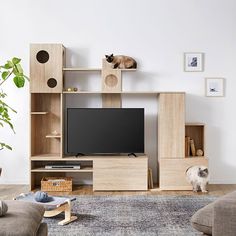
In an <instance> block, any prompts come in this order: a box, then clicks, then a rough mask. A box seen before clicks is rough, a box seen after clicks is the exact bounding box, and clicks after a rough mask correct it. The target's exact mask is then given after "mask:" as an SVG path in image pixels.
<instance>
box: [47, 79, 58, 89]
mask: <svg viewBox="0 0 236 236" xmlns="http://www.w3.org/2000/svg"><path fill="white" fill-rule="evenodd" d="M47 85H48V87H50V88H55V87H56V86H57V81H56V79H54V78H50V79H48V81H47Z"/></svg>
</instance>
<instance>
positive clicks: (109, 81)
mask: <svg viewBox="0 0 236 236" xmlns="http://www.w3.org/2000/svg"><path fill="white" fill-rule="evenodd" d="M117 83H118V79H117V77H116V76H115V75H112V74H110V75H107V76H106V78H105V84H106V85H107V86H108V87H111V88H112V87H115V86H116V85H117Z"/></svg>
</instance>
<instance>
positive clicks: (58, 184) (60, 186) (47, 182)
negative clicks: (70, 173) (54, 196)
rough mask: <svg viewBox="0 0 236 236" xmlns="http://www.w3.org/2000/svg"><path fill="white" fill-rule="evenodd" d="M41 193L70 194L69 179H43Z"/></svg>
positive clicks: (70, 184)
mask: <svg viewBox="0 0 236 236" xmlns="http://www.w3.org/2000/svg"><path fill="white" fill-rule="evenodd" d="M41 191H45V192H50V191H53V192H71V191H72V178H71V177H43V178H42V180H41Z"/></svg>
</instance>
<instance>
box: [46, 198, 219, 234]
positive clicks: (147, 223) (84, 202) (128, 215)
mask: <svg viewBox="0 0 236 236" xmlns="http://www.w3.org/2000/svg"><path fill="white" fill-rule="evenodd" d="M76 198H77V200H76V201H74V202H73V205H72V206H73V207H72V212H73V213H74V214H76V215H77V216H78V220H77V221H75V222H73V223H70V224H68V225H65V226H59V225H57V223H58V221H59V220H61V219H62V218H63V216H62V215H59V216H57V217H54V218H47V219H44V222H46V223H47V224H48V229H49V236H62V235H63V236H65V235H69V236H75V235H76V236H77V235H81V236H87V235H89V236H93V235H96V236H110V235H112V236H121V235H122V236H123V235H125V236H126V235H127V236H136V235H137V236H144V235H145V236H146V235H147V236H149V235H150V236H154V235H158V236H163V235H164V236H175V235H176V236H177V235H178V236H183V235H186V236H192V235H202V234H200V233H198V232H197V231H196V230H194V229H193V228H192V227H191V224H190V221H189V220H190V218H191V216H192V215H193V214H194V213H195V212H196V211H197V210H198V209H200V208H202V207H203V206H205V205H207V204H209V203H210V202H212V201H214V200H215V199H216V197H213V196H208V195H200V196H154V195H152V196H76Z"/></svg>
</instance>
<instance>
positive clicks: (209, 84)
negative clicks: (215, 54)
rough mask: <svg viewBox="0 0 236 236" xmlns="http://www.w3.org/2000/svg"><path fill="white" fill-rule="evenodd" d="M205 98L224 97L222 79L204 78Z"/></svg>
mask: <svg viewBox="0 0 236 236" xmlns="http://www.w3.org/2000/svg"><path fill="white" fill-rule="evenodd" d="M205 80H206V84H205V90H206V97H224V93H225V88H224V78H205Z"/></svg>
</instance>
